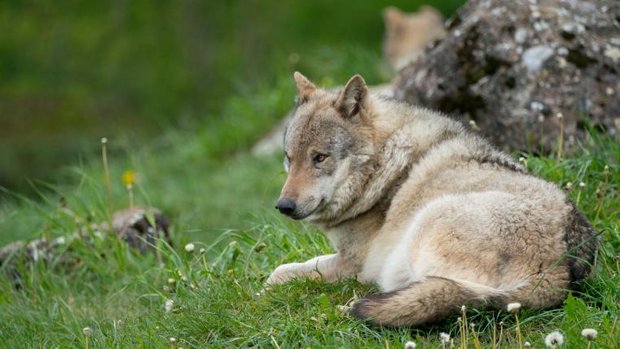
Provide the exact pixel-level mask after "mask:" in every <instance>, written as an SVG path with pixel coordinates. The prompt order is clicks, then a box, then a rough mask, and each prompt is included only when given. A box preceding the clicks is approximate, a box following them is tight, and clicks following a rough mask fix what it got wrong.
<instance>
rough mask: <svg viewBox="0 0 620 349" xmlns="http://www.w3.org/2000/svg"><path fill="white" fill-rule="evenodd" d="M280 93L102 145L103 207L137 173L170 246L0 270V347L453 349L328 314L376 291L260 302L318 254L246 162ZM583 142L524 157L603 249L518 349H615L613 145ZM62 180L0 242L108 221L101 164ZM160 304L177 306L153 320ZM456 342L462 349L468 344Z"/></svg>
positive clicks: (92, 249) (316, 242) (81, 248)
mask: <svg viewBox="0 0 620 349" xmlns="http://www.w3.org/2000/svg"><path fill="white" fill-rule="evenodd" d="M355 51H356V49H355V48H353V49H349V50H348V51H347V49H344V50H341V51H334V52H329V53H328V54H327V53H326V54H325V57H324V58H323V59H325V60H329V59H331V61H336V62H337V61H338V60H341V61H343V62H344V61H347V60H350V61H351V63H350V66H351V67H356V68H355V69H358V70H359V71H369V75H370V76H373V74H374V76H375V78H371V79H376V80H379V74H380V73H379V72H378V68H376V66H377V65H376V64H375V63H376V57H374V59H373V55H372V54H368V53H366V54H358V53H359V52H357V53H356V52H355ZM354 53H355V54H354ZM316 65H317V66H316V67H314V68H312V67H310V68H309V69H310V70H311V71H313V72H315V74H316V75H317V76H318V79H317V80H321V79H322V80H324V81H323V82H325V83H327V84H332V85H333V84H336V83H337V82H339V81H344V80H345V78H346V76H347V75H349V72H348V69H353V68H350V67H349V68H347V69H342V68H338V67H329V66H327V67H321V65H320V62H318V63H317V64H316ZM321 69H324V70H321ZM329 76H333V78H330V79H328V78H327V77H329ZM312 77H314V76H312ZM293 93H294V91H293V86H292V82H291V77H290V76H289V74H288V72H287V73H286V74H281V75H279V77H278V79H276V81H275V82H274V83H272V84H269V85H263V86H259V87H258V88H257V89H254V90H248V91H244V92H241V94H240V95H238V96H236V97H231V98H230V99H228V100H227V101H226V103H225V106H224V108H223V109H222V112H221V113H220V114H218V115H217V117H213V118H209V119H208V120H207V121H205V122H204V124H203V125H201V127H199V128H198V129H196V130H172V131H169V132H167V133H165V134H164V135H162V136H161V137H160V138H158V139H156V140H154V141H153V142H152V143H150V144H146V145H143V146H141V147H139V148H135V147H132V146H131V142H130V141H128V140H123V139H111V140H110V154H111V155H110V163H111V174H112V179H113V188H112V189H113V190H112V192H113V207H114V209H120V208H124V207H126V206H127V205H128V198H127V193H126V192H125V190H124V188H123V186H122V184H121V180H120V176H121V173H122V172H123V171H124V170H128V169H131V170H134V171H136V172H137V173H138V176H139V181H138V184H137V188H136V201H137V202H138V203H139V204H141V205H152V206H156V207H159V208H161V209H163V210H164V212H165V213H166V214H167V215H168V216H169V217H170V218H171V220H172V222H173V234H174V237H173V239H174V247H170V246H167V245H164V244H160V245H159V246H158V247H157V248H158V253H151V254H145V255H140V254H138V253H136V252H135V251H133V250H131V249H129V248H127V247H126V246H125V245H124V244H122V243H119V242H118V241H116V240H115V239H104V240H96V242H95V243H94V244H85V243H83V242H82V241H74V242H72V243H70V244H69V246H68V247H67V252H66V253H67V254H69V255H71V256H73V258H74V259H75V260H79V263H77V264H75V265H73V266H71V267H69V268H67V267H66V266H63V265H62V264H61V261H60V260H57V261H53V262H52V263H48V264H43V263H35V264H34V265H29V266H28V265H22V266H21V273H22V275H23V285H22V287H21V288H20V289H16V288H15V287H14V284H13V282H11V281H10V280H9V279H8V278H7V277H6V276H4V273H0V274H2V275H0V338H1V341H0V347H7V348H13V347H37V348H38V347H45V348H48V347H62V348H66V347H77V348H85V347H87V346H88V347H89V348H107V347H116V348H134V347H175V348H178V347H184V348H188V347H190V348H193V347H196V348H198V347H216V348H217V347H222V348H229V347H249V346H253V347H281V348H285V347H310V348H318V347H348V348H364V347H368V348H371V347H372V348H375V347H386V348H387V347H389V348H402V347H403V345H404V343H405V342H406V341H408V340H414V341H416V342H417V343H418V346H419V347H420V346H421V347H435V348H437V347H440V344H439V333H440V332H446V333H449V334H450V335H451V336H452V337H454V338H455V341H456V344H457V346H458V344H459V342H460V333H459V325H458V322H457V318H458V317H452V318H449V319H446V320H445V321H443V322H441V323H438V324H435V325H433V326H429V327H424V328H416V329H389V328H374V327H369V326H368V325H367V324H365V323H363V322H360V321H357V320H355V319H352V318H350V317H348V316H346V315H344V314H343V313H341V312H340V311H339V310H338V307H337V306H338V305H344V304H347V303H348V302H350V301H351V300H352V299H354V298H355V297H360V296H363V295H365V294H368V293H372V292H376V288H375V287H373V286H372V285H362V284H360V283H358V282H356V281H354V280H346V281H342V282H339V283H336V284H326V283H322V282H319V281H307V280H299V281H295V282H291V283H289V284H286V285H282V286H278V287H274V288H273V289H272V290H270V291H268V292H266V293H265V294H263V295H257V294H258V293H259V292H260V291H261V290H262V284H263V282H264V280H265V278H266V277H267V276H268V275H269V273H270V271H271V270H273V269H274V268H275V267H276V266H278V265H279V264H281V263H286V262H292V261H303V260H306V259H309V258H311V257H313V256H315V255H317V254H323V253H326V252H328V251H329V250H330V249H329V246H328V243H327V242H326V240H325V238H324V237H323V235H322V234H321V233H320V232H319V231H317V230H315V229H313V228H311V227H308V226H305V225H303V224H299V223H297V222H292V221H290V220H287V219H285V218H283V217H280V216H279V215H278V214H276V212H275V210H274V209H273V203H274V201H275V198H276V197H277V195H278V191H279V189H280V186H281V184H282V183H283V181H284V178H285V175H284V173H283V171H282V166H281V158H280V156H279V155H275V156H273V157H267V158H264V159H256V158H253V157H251V156H250V155H248V149H249V146H250V145H251V144H252V143H253V141H255V140H256V139H257V137H259V135H260V134H261V133H262V132H264V131H265V130H267V129H268V128H269V127H270V125H272V124H273V123H274V122H276V120H277V119H278V118H279V116H281V115H284V113H285V112H286V111H287V109H288V108H289V107H290V106H291V104H292V102H291V101H292V97H293ZM594 138H595V139H594V140H593V141H592V144H591V145H588V147H587V148H584V150H583V151H581V152H579V153H578V154H576V155H574V156H572V157H569V158H565V159H562V160H560V161H558V160H556V159H554V158H553V157H547V158H538V157H533V156H530V157H527V159H526V162H527V166H528V167H529V168H530V170H531V171H532V172H534V173H536V174H539V175H541V176H542V177H545V178H547V179H549V180H552V181H554V182H556V183H558V184H559V185H561V186H563V187H565V186H566V185H567V183H568V182H571V183H572V187H571V189H570V190H568V189H567V190H568V191H569V194H570V196H571V197H572V198H573V200H574V201H575V202H576V203H577V204H578V206H579V207H580V208H581V209H582V210H583V211H584V212H585V213H586V215H587V216H588V218H589V219H590V220H591V221H592V222H593V224H594V226H595V227H596V228H597V229H598V230H600V231H601V233H602V235H603V238H604V243H603V245H602V248H601V250H600V251H599V256H598V264H597V267H596V269H597V274H596V276H594V277H593V278H591V279H590V280H588V282H587V283H586V285H585V287H584V290H583V292H582V293H580V294H575V295H573V296H570V297H569V298H568V299H567V300H566V302H565V304H564V305H563V306H562V307H560V308H558V309H551V310H546V311H531V310H528V309H523V310H522V311H521V313H520V314H519V322H520V328H521V332H522V334H523V337H524V341H529V342H530V343H532V345H533V347H543V346H544V344H543V341H544V336H545V335H546V334H547V333H549V332H550V331H552V330H556V329H557V330H560V331H561V332H562V333H563V334H564V336H565V339H566V341H565V342H566V343H565V344H564V346H563V347H566V348H568V347H570V348H573V347H585V346H586V342H585V340H584V339H583V338H582V337H581V335H580V332H581V330H582V329H583V328H588V327H589V328H594V329H596V330H597V331H598V337H597V339H596V340H595V343H594V344H595V347H597V348H616V347H619V346H620V339H619V338H620V330H619V329H618V326H620V325H619V324H618V317H619V316H620V303H618V299H620V287H619V285H620V265H619V263H620V260H619V258H618V251H619V250H620V226H619V223H618V218H619V215H620V198H619V195H618V189H619V188H618V183H620V174H619V171H618V170H619V165H618V162H617V159H618V158H619V157H620V145H618V144H617V142H614V141H613V140H609V139H598V138H597V137H594ZM94 142H98V140H95V141H94ZM586 149H589V150H586ZM605 166H607V169H606V168H605ZM62 178H63V182H64V183H65V184H63V185H47V184H44V183H36V184H34V186H35V187H36V188H39V189H40V200H37V201H32V200H30V199H28V198H19V197H17V196H16V198H15V200H13V202H12V203H11V204H7V205H5V206H3V207H1V208H0V230H1V234H0V244H2V245H3V244H5V243H7V242H9V241H12V240H14V239H17V238H25V237H27V238H35V237H40V236H62V235H68V234H70V233H71V232H72V231H74V230H75V229H76V228H77V227H78V226H79V224H78V223H76V221H75V219H74V217H72V216H69V215H67V214H66V210H61V209H60V208H61V202H62V203H63V204H62V205H63V206H65V207H66V208H68V209H69V210H71V211H72V212H74V213H75V215H76V216H77V217H80V218H81V219H82V220H83V221H88V220H91V221H104V220H106V217H107V209H106V206H107V204H106V195H105V188H104V184H103V169H102V166H101V164H100V162H99V161H86V162H84V163H83V164H80V165H76V166H75V167H73V168H69V169H66V170H65V171H64V172H63V175H62ZM580 182H583V183H584V185H583V186H580V185H579V183H580ZM61 198H62V200H61ZM188 242H194V243H195V244H196V250H195V251H194V252H193V253H189V252H186V251H185V250H184V249H183V246H184V245H185V244H186V243H188ZM200 248H205V249H206V253H205V254H201V253H200V252H198V251H199V249H200ZM170 279H171V280H170ZM169 299H170V300H173V301H174V307H173V310H172V311H171V312H165V310H164V304H165V302H166V300H169ZM467 319H468V322H474V323H475V324H476V326H475V327H474V328H475V330H476V335H475V337H476V338H478V340H479V341H480V343H481V345H482V346H483V347H492V346H493V345H492V338H493V333H494V331H495V333H496V336H499V333H500V332H501V334H502V337H501V338H502V342H501V344H502V347H515V346H516V345H517V337H516V332H515V331H516V327H515V325H516V322H515V319H514V316H513V315H512V314H509V313H507V312H506V311H478V310H475V309H469V310H468V311H467ZM84 327H90V328H92V330H93V334H92V336H90V337H85V336H84V335H83V332H82V329H83V328H84ZM500 328H501V329H500ZM494 329H495V330H494ZM171 337H174V338H175V339H176V342H175V343H174V344H171V343H170V338H171ZM467 337H468V342H469V343H470V347H475V345H474V342H475V339H474V334H473V333H472V332H469V333H468V336H467Z"/></svg>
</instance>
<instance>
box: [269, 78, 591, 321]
mask: <svg viewBox="0 0 620 349" xmlns="http://www.w3.org/2000/svg"><path fill="white" fill-rule="evenodd" d="M295 80H296V82H297V86H298V92H299V98H298V101H299V104H298V106H297V108H296V110H295V112H294V116H293V119H292V120H291V123H290V125H289V127H288V129H287V131H286V134H285V138H284V150H285V168H286V170H287V172H288V177H287V180H286V183H285V184H284V187H283V188H282V193H281V196H280V200H279V201H278V208H279V209H280V210H281V211H282V212H283V213H286V214H287V215H289V216H291V217H292V218H294V219H303V220H305V221H307V222H309V223H312V224H315V225H317V226H319V227H321V228H322V229H324V230H325V233H326V234H327V237H328V238H329V240H330V241H331V243H332V245H333V247H334V250H335V251H336V253H334V254H331V255H326V256H319V257H315V258H313V259H311V260H309V261H307V262H304V263H291V264H285V265H281V266H279V267H278V268H277V269H276V270H275V271H274V272H273V273H272V274H271V276H270V277H269V279H268V280H267V284H268V285H272V284H277V283H282V282H286V281H287V280H290V279H292V278H296V277H309V278H322V279H323V280H325V281H336V280H338V279H341V278H347V277H356V278H358V279H359V280H361V281H363V282H374V283H377V284H378V285H379V286H380V288H381V289H382V291H383V293H381V294H380V295H378V296H373V297H369V298H365V299H362V300H360V301H358V302H356V303H355V304H354V305H353V311H352V313H353V314H354V315H355V316H358V317H360V318H362V319H367V320H369V321H371V322H373V323H375V324H380V325H392V326H416V325H420V324H424V323H427V322H430V321H437V320H440V319H441V318H443V317H445V316H446V315H449V314H451V313H453V312H457V311H458V309H460V307H461V306H462V305H469V306H479V305H490V306H496V307H501V306H504V305H505V304H507V303H511V302H520V303H521V304H522V305H524V306H526V307H532V308H547V307H552V306H556V305H558V304H560V303H561V302H562V301H563V300H564V299H565V297H566V295H567V292H568V291H569V290H570V289H571V288H574V287H576V286H577V285H578V284H579V282H580V281H581V280H583V279H584V278H585V277H587V276H588V275H589V273H590V271H591V269H592V268H591V267H592V264H593V261H594V255H595V251H596V246H597V241H598V239H597V233H596V231H595V230H594V229H593V228H592V226H591V225H590V223H588V221H587V220H586V219H585V217H584V216H583V215H582V214H581V213H580V212H579V211H578V210H577V209H576V208H575V206H574V205H573V204H572V203H571V202H570V201H569V200H568V199H567V197H566V195H565V194H564V192H563V191H562V190H560V189H559V188H558V187H557V186H555V185H554V184H552V183H549V182H547V181H544V180H542V179H539V178H536V177H534V176H532V175H529V174H528V173H527V172H526V170H525V169H524V168H523V167H522V166H521V165H519V164H518V163H517V162H515V161H514V160H513V159H511V158H510V157H509V156H507V155H505V154H504V153H502V152H500V151H498V150H496V149H495V148H493V147H492V146H491V145H490V144H489V143H488V142H486V141H485V140H483V139H482V138H480V137H478V136H477V135H475V134H473V133H471V132H469V131H467V130H466V129H465V128H464V127H463V126H462V125H461V124H459V123H458V122H456V121H453V120H450V119H448V118H446V117H444V116H442V115H440V114H438V113H435V112H432V111H429V110H425V109H420V108H416V107H413V106H411V105H407V104H403V103H400V102H397V101H394V100H391V99H389V98H385V97H380V96H376V95H373V94H372V93H369V91H368V89H367V87H366V84H365V82H364V80H363V79H362V78H361V77H360V76H354V77H353V78H351V80H350V81H349V82H348V83H347V85H346V86H345V87H344V88H343V89H342V90H340V91H337V92H328V91H325V90H322V89H319V88H317V87H315V86H314V84H312V83H311V82H310V81H309V80H308V79H307V78H305V77H303V76H302V75H301V74H299V73H295ZM291 203H293V205H291Z"/></svg>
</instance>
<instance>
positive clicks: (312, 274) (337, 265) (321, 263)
mask: <svg viewBox="0 0 620 349" xmlns="http://www.w3.org/2000/svg"><path fill="white" fill-rule="evenodd" d="M353 275H354V271H353V269H352V268H350V267H349V266H348V265H347V263H346V261H345V260H344V258H342V256H341V255H339V254H338V253H334V254H327V255H324V256H318V257H314V258H312V259H310V260H309V261H306V262H304V263H289V264H282V265H280V266H279V267H277V268H276V270H274V271H273V272H272V273H271V275H270V276H269V278H268V279H267V282H266V285H267V286H269V285H275V284H282V283H285V282H287V281H289V280H291V279H295V278H309V279H318V278H321V279H322V280H324V281H327V282H334V281H337V280H339V279H342V278H346V277H350V276H353Z"/></svg>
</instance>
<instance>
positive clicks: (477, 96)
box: [394, 0, 620, 153]
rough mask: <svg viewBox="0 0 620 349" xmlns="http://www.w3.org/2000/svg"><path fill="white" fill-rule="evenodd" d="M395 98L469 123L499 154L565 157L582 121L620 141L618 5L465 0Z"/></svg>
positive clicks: (582, 131) (583, 130) (613, 0)
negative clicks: (539, 153)
mask: <svg viewBox="0 0 620 349" xmlns="http://www.w3.org/2000/svg"><path fill="white" fill-rule="evenodd" d="M447 28H448V36H447V37H446V38H445V39H444V40H442V41H441V42H440V43H439V44H437V45H436V46H435V47H433V48H431V49H430V50H429V51H427V53H426V55H425V56H423V57H422V58H420V59H419V60H418V61H417V62H415V63H413V64H411V65H410V66H408V67H406V68H405V69H403V70H401V71H400V73H399V75H398V77H397V78H396V80H395V81H394V85H395V92H394V93H395V97H396V98H398V99H401V100H405V101H408V102H411V103H415V104H418V105H422V106H425V107H428V108H431V109H436V110H441V111H443V112H445V113H448V114H450V115H454V116H455V117H458V118H466V121H467V120H469V121H470V122H471V121H473V122H475V123H476V125H477V126H478V127H479V128H480V131H481V132H482V133H483V134H484V135H486V136H488V137H489V138H491V139H492V140H493V141H494V142H495V143H496V144H497V145H499V146H500V147H503V148H505V149H512V150H524V151H533V152H537V151H543V152H547V153H548V152H552V151H556V150H557V149H558V146H559V140H560V133H563V137H562V139H563V147H564V151H571V150H574V149H575V148H576V146H577V144H579V143H584V142H587V135H588V132H587V125H588V124H589V125H592V126H593V127H595V128H597V129H600V130H603V132H607V133H609V134H610V135H611V136H612V137H616V138H617V137H618V133H619V129H620V78H619V74H620V1H617V0H540V1H536V0H470V1H468V2H467V3H466V4H465V5H464V6H463V7H462V8H461V9H460V10H459V12H458V13H457V14H456V15H455V16H454V17H453V18H452V19H450V20H449V21H448V23H447Z"/></svg>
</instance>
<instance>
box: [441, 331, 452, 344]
mask: <svg viewBox="0 0 620 349" xmlns="http://www.w3.org/2000/svg"><path fill="white" fill-rule="evenodd" d="M439 341H440V342H441V344H442V345H446V344H448V343H450V335H449V334H447V333H445V332H441V333H440V334H439Z"/></svg>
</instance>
